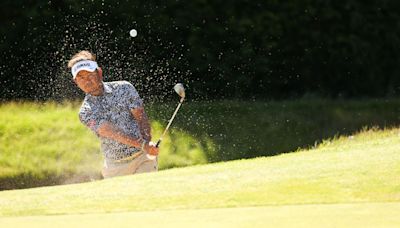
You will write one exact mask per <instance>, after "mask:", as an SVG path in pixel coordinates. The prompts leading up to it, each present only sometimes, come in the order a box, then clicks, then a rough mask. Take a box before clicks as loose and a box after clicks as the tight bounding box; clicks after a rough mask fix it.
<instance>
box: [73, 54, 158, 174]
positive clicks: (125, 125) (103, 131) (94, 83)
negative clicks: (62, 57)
mask: <svg viewBox="0 0 400 228" xmlns="http://www.w3.org/2000/svg"><path fill="white" fill-rule="evenodd" d="M68 67H69V68H71V73H72V76H73V80H74V82H75V83H76V84H77V86H78V87H79V88H80V89H81V90H82V91H83V92H85V93H86V96H85V99H84V101H83V103H82V106H81V108H80V111H79V118H80V120H81V122H82V123H83V124H85V125H86V126H87V127H89V128H90V129H91V130H92V131H94V132H95V134H96V135H97V136H98V137H99V139H100V141H101V150H102V152H103V155H104V167H103V170H102V174H103V177H104V178H110V177H114V176H122V175H128V174H135V173H143V172H154V171H157V170H158V161H157V155H158V152H159V149H158V147H157V146H158V145H157V146H156V145H155V143H152V142H150V140H151V131H150V124H149V120H148V118H147V115H146V112H145V110H144V108H143V101H142V99H141V98H140V97H139V94H138V93H137V91H136V89H135V87H134V86H133V85H132V84H130V83H129V82H127V81H115V82H103V81H102V79H103V75H102V69H101V68H100V67H99V66H98V65H97V63H96V57H95V55H94V54H92V53H90V52H88V51H81V52H79V53H77V54H75V55H74V56H73V57H72V58H71V60H70V61H69V62H68Z"/></svg>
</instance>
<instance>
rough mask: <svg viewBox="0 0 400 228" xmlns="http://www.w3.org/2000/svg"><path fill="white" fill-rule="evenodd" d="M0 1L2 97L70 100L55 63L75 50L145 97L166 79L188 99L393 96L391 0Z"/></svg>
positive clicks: (395, 27) (65, 78) (395, 44)
mask: <svg viewBox="0 0 400 228" xmlns="http://www.w3.org/2000/svg"><path fill="white" fill-rule="evenodd" d="M1 4H2V5H1V8H0V84H1V88H2V90H1V91H0V98H3V99H16V98H33V99H35V98H40V99H42V98H55V99H61V98H69V97H74V96H76V95H77V90H76V88H75V87H74V85H73V83H72V82H71V80H70V78H69V75H68V71H67V69H66V67H65V66H66V61H67V60H68V58H69V57H70V56H71V55H72V54H73V53H74V52H76V51H78V50H81V49H89V50H91V51H93V52H95V53H96V54H97V55H98V57H99V62H100V63H101V64H102V65H103V66H104V68H105V73H106V75H107V77H106V80H119V79H128V80H130V81H133V82H135V84H136V85H137V87H138V89H139V90H140V92H142V93H146V94H147V95H148V94H157V95H156V97H154V98H162V97H163V92H164V91H166V90H168V89H170V87H171V85H173V84H174V83H175V82H176V81H183V82H185V83H186V84H188V85H189V86H190V87H191V92H192V96H195V97H197V98H210V97H213V98H214V97H219V98H244V99H248V98H263V99H270V98H290V97H298V96H310V95H311V96H325V97H386V96H395V95H399V93H400V87H399V86H400V81H399V80H400V79H399V76H398V75H400V68H399V67H397V64H398V62H399V60H400V58H399V47H400V2H399V1H395V0H381V1H372V0H367V1H365V0H364V1H361V0H347V1H326V0H302V1H294V0H290V1H275V0H266V1H245V0H241V1H229V0H228V1H227V0H224V1H222V0H213V1H207V0H193V1H163V2H161V3H160V2H158V1H152V0H149V1H138V0H126V1H120V0H117V1H107V0H103V1H75V0H64V1H62V0H55V1H22V0H13V1H11V0H3V1H2V3H1ZM131 28H136V29H137V30H138V34H139V35H138V37H137V38H135V39H132V38H130V37H129V35H128V33H129V30H130V29H131ZM16 67H17V69H16Z"/></svg>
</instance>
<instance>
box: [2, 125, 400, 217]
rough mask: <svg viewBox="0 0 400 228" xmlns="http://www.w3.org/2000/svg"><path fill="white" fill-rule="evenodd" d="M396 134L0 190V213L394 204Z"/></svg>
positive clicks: (399, 168) (397, 195)
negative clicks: (275, 153)
mask: <svg viewBox="0 0 400 228" xmlns="http://www.w3.org/2000/svg"><path fill="white" fill-rule="evenodd" d="M399 135H400V130H399V129H393V130H386V131H372V130H371V131H366V132H363V133H361V134H358V135H355V136H354V137H341V138H339V139H336V140H333V141H326V142H324V143H322V144H321V145H320V146H318V147H317V148H315V149H311V150H305V151H298V152H295V153H290V154H283V155H279V156H274V157H261V158H256V159H248V160H238V161H231V162H222V163H216V164H208V165H202V166H192V167H186V168H179V169H178V168H177V169H169V170H165V171H160V172H158V173H150V174H142V175H134V176H125V177H118V178H113V179H108V180H101V181H95V182H90V183H83V184H73V185H64V186H57V187H42V188H34V189H26V190H14V191H2V192H0V215H2V216H28V215H56V214H77V213H105V212H124V211H150V210H173V209H174V210H175V209H199V208H226V207H252V206H267V205H293V204H338V203H370V202H400V182H399V179H398V177H399V176H398V175H399V173H400V153H399V148H400V137H399Z"/></svg>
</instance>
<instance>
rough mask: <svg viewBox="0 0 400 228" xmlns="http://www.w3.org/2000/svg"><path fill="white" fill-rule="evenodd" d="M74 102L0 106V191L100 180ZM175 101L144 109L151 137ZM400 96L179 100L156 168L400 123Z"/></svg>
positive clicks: (96, 146) (270, 150)
mask: <svg viewBox="0 0 400 228" xmlns="http://www.w3.org/2000/svg"><path fill="white" fill-rule="evenodd" d="M79 105H80V102H64V103H54V102H48V103H33V102H22V103H17V102H9V103H3V104H1V105H0V116H1V118H0V189H6V188H24V187H33V186H42V185H54V184H62V183H71V182H80V181H88V180H92V179H98V178H100V170H101V167H102V155H101V153H100V142H99V140H98V139H97V138H96V137H95V135H94V134H93V133H92V132H90V131H89V130H88V129H87V128H86V127H85V126H83V125H82V124H81V123H80V122H79V119H78V115H77V112H78V109H79ZM175 107H176V103H174V102H166V103H154V104H148V105H147V106H145V108H146V111H147V112H148V113H149V115H150V119H151V125H152V129H153V140H157V139H158V137H159V136H160V135H161V133H162V131H163V130H164V128H165V126H166V125H167V122H168V120H169V118H170V117H171V114H172V112H173V110H174V109H175ZM397 107H400V101H397V100H390V101H373V100H369V101H327V100H308V101H303V100H299V101H280V102H250V101H247V102H244V101H218V102H217V101H215V102H206V101H204V102H191V101H188V102H187V103H184V105H183V106H182V108H181V110H180V111H179V113H178V115H177V117H176V119H175V121H174V123H173V125H172V128H171V129H170V132H169V133H168V134H167V136H166V137H165V138H164V141H163V143H162V145H161V154H160V159H159V162H160V169H167V168H172V167H182V166H190V165H196V164H204V163H207V162H216V161H221V160H233V159H239V158H249V157H257V156H265V155H276V154H279V153H282V152H290V151H293V150H296V149H297V148H309V147H310V146H311V145H313V144H314V143H315V142H319V141H322V140H324V139H329V138H331V137H334V136H335V135H341V134H352V133H353V132H355V131H358V130H360V129H361V128H363V127H364V126H380V127H385V126H396V125H397V124H400V119H399V118H400V115H399V113H398V108H397Z"/></svg>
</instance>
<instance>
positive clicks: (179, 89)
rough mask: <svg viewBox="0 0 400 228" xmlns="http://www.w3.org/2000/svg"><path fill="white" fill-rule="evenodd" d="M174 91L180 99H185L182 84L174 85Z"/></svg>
mask: <svg viewBox="0 0 400 228" xmlns="http://www.w3.org/2000/svg"><path fill="white" fill-rule="evenodd" d="M174 90H175V92H176V93H177V94H178V95H179V96H180V97H181V98H185V87H183V84H182V83H178V84H176V85H175V86H174Z"/></svg>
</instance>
